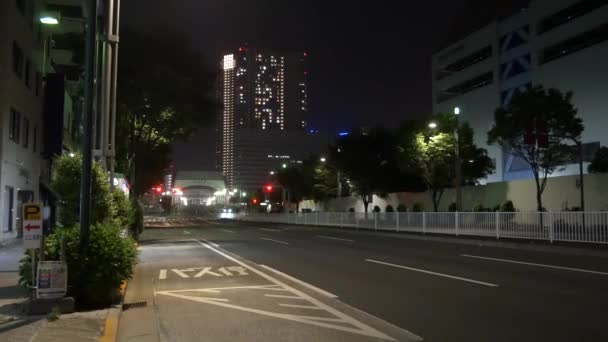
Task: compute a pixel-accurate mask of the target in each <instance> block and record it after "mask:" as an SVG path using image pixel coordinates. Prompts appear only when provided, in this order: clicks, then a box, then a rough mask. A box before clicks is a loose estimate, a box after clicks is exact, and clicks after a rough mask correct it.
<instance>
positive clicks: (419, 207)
mask: <svg viewBox="0 0 608 342" xmlns="http://www.w3.org/2000/svg"><path fill="white" fill-rule="evenodd" d="M412 211H413V212H415V213H419V212H422V211H424V206H423V205H422V203H420V202H416V203H414V206H413V207H412Z"/></svg>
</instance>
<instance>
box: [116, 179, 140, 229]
mask: <svg viewBox="0 0 608 342" xmlns="http://www.w3.org/2000/svg"><path fill="white" fill-rule="evenodd" d="M112 208H113V212H114V220H115V222H116V223H117V224H118V225H119V226H120V227H122V228H130V227H131V225H133V221H134V220H135V213H134V212H133V209H134V208H133V206H132V205H131V202H130V201H129V199H128V198H127V196H126V195H125V193H124V192H122V191H121V190H120V189H118V188H112Z"/></svg>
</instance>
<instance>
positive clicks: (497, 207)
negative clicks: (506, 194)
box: [492, 204, 500, 211]
mask: <svg viewBox="0 0 608 342" xmlns="http://www.w3.org/2000/svg"><path fill="white" fill-rule="evenodd" d="M492 211H500V204H497V205H495V206H494V207H493V208H492Z"/></svg>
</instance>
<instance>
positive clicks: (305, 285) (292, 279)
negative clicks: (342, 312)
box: [260, 265, 338, 298]
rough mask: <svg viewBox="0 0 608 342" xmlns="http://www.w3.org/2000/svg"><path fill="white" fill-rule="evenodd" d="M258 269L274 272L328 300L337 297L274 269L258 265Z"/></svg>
mask: <svg viewBox="0 0 608 342" xmlns="http://www.w3.org/2000/svg"><path fill="white" fill-rule="evenodd" d="M260 267H262V268H264V269H267V270H269V271H272V272H274V273H276V274H278V275H280V276H282V277H283V278H287V279H289V280H291V281H293V282H294V283H298V284H300V285H302V286H304V287H307V288H309V289H311V290H313V291H316V292H318V293H320V294H322V295H324V296H325V297H329V298H338V296H336V295H335V294H333V293H329V292H327V291H325V290H323V289H320V288H318V287H316V286H314V285H311V284H309V283H306V282H304V281H302V280H300V279H298V278H294V277H292V276H290V275H289V274H285V273H283V272H281V271H279V270H275V269H274V268H272V267H269V266H266V265H260Z"/></svg>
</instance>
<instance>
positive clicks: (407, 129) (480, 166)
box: [398, 114, 494, 211]
mask: <svg viewBox="0 0 608 342" xmlns="http://www.w3.org/2000/svg"><path fill="white" fill-rule="evenodd" d="M434 121H435V122H436V123H437V128H436V129H430V128H428V126H427V123H428V122H427V121H412V122H408V123H406V124H405V125H403V126H402V128H401V130H400V133H399V146H398V150H399V160H400V165H401V167H402V168H403V169H404V170H407V171H408V172H409V173H412V174H418V175H420V176H421V177H422V178H423V179H424V182H425V184H426V186H427V188H428V189H429V190H430V191H431V194H432V199H433V208H434V210H435V211H437V210H438V209H439V204H440V202H441V198H442V196H443V193H444V191H445V189H446V188H449V187H453V186H454V185H455V178H456V169H455V168H456V145H455V137H454V129H455V128H456V127H458V137H459V143H458V146H459V154H460V162H461V163H460V167H461V183H462V184H461V185H474V184H477V182H478V180H479V179H481V178H484V177H486V176H487V175H488V174H490V173H492V172H493V170H494V166H493V163H492V160H491V159H490V158H489V157H488V154H487V151H486V150H485V149H483V148H479V147H477V146H476V145H475V144H474V143H473V130H472V129H471V127H470V126H469V125H468V124H467V123H459V122H458V121H457V119H456V118H455V117H454V116H453V115H447V114H440V115H438V116H437V117H436V118H435V119H434Z"/></svg>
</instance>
